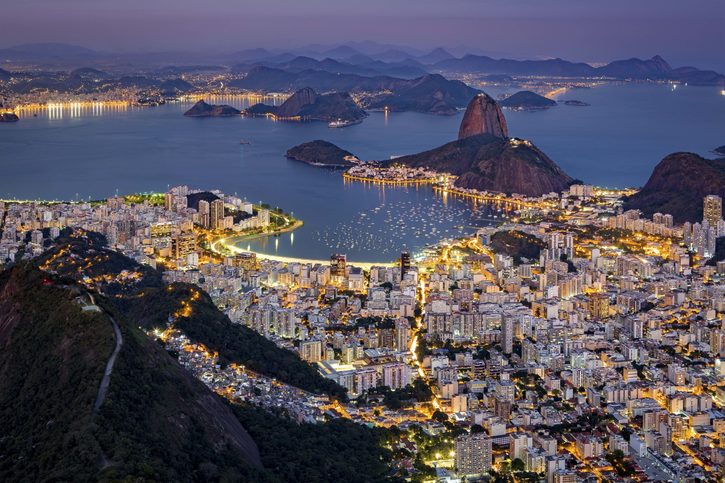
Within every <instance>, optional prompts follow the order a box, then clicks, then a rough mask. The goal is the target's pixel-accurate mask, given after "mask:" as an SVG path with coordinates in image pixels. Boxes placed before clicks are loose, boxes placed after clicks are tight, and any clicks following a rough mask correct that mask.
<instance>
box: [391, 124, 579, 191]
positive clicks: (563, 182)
mask: <svg viewBox="0 0 725 483" xmlns="http://www.w3.org/2000/svg"><path fill="white" fill-rule="evenodd" d="M395 162H396V163H402V164H406V165H409V166H414V167H425V168H428V169H433V170H435V171H440V172H443V173H450V174H453V175H457V176H458V179H457V180H456V183H455V184H456V186H458V187H460V188H473V189H477V190H482V191H495V192H500V193H506V194H514V193H518V194H521V195H526V196H541V195H544V194H547V193H551V192H560V191H563V190H565V189H566V188H568V187H569V185H570V184H571V183H572V182H573V181H574V180H573V179H572V178H571V177H570V176H569V175H567V174H566V173H565V172H564V171H563V170H562V169H561V168H560V167H559V166H557V165H556V163H554V161H552V160H551V159H550V158H549V157H548V156H547V155H546V154H544V153H543V152H542V151H541V150H540V149H539V148H537V147H536V146H534V145H533V144H532V143H531V142H529V141H524V140H521V139H515V138H512V139H508V138H500V137H496V136H493V135H491V134H478V135H475V136H468V137H464V138H462V139H458V140H457V141H453V142H451V143H448V144H444V145H443V146H440V147H438V148H435V149H432V150H430V151H426V152H423V153H419V154H414V155H411V156H403V157H400V158H396V159H395Z"/></svg>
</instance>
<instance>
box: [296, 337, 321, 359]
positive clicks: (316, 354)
mask: <svg viewBox="0 0 725 483" xmlns="http://www.w3.org/2000/svg"><path fill="white" fill-rule="evenodd" d="M300 358H301V359H303V360H305V361H307V362H313V363H314V362H320V361H321V360H322V341H319V340H307V341H303V342H300Z"/></svg>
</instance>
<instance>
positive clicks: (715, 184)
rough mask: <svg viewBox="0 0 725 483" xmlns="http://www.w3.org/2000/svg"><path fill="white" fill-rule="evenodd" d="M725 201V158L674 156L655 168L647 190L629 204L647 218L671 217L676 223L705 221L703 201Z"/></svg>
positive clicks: (692, 154) (670, 155)
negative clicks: (720, 198)
mask: <svg viewBox="0 0 725 483" xmlns="http://www.w3.org/2000/svg"><path fill="white" fill-rule="evenodd" d="M707 195H719V196H724V197H725V158H721V159H705V158H703V157H702V156H700V155H698V154H695V153H673V154H669V155H667V156H665V157H664V158H663V159H662V161H660V162H659V164H658V165H657V166H655V169H654V171H653V172H652V175H651V176H650V178H649V180H647V183H646V184H645V185H644V187H643V188H642V189H641V190H640V191H639V192H638V193H636V194H634V195H632V196H631V197H630V198H629V199H628V200H627V202H626V203H625V208H626V209H638V210H641V211H642V213H644V215H645V216H652V215H653V214H654V213H669V214H671V215H672V217H673V218H674V220H675V222H676V223H682V222H685V221H690V222H695V221H700V220H702V200H703V198H704V197H705V196H707Z"/></svg>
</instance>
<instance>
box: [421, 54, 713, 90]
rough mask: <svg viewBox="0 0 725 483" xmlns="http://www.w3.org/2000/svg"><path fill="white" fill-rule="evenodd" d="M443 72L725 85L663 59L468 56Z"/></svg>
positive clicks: (450, 61) (708, 74)
mask: <svg viewBox="0 0 725 483" xmlns="http://www.w3.org/2000/svg"><path fill="white" fill-rule="evenodd" d="M432 67H433V68H435V69H440V70H443V71H449V72H452V71H458V72H469V73H474V72H475V73H482V74H508V75H518V76H545V77H574V78H590V77H606V78H613V79H634V80H673V81H680V82H686V83H688V84H693V85H719V86H721V85H724V84H725V76H723V75H722V74H719V73H717V72H714V71H711V70H700V69H697V68H695V67H679V68H672V67H671V66H670V65H669V64H668V63H667V62H666V61H665V60H664V59H663V58H662V57H660V56H659V55H656V56H654V57H652V58H651V59H646V60H642V59H637V58H631V59H626V60H615V61H614V62H610V63H608V64H606V65H603V66H601V67H593V66H591V65H589V64H585V63H582V62H570V61H568V60H563V59H548V60H512V59H492V58H491V57H487V56H483V55H466V56H463V57H462V58H460V59H448V60H443V61H441V62H438V63H436V64H434V65H433V66H432Z"/></svg>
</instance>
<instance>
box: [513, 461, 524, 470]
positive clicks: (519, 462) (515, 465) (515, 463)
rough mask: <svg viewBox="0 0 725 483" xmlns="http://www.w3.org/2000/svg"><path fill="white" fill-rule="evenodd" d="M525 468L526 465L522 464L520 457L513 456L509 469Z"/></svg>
mask: <svg viewBox="0 0 725 483" xmlns="http://www.w3.org/2000/svg"><path fill="white" fill-rule="evenodd" d="M525 468H526V465H524V462H523V461H522V460H521V458H515V459H514V460H513V461H512V462H511V469H512V470H513V471H524V469H525Z"/></svg>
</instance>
